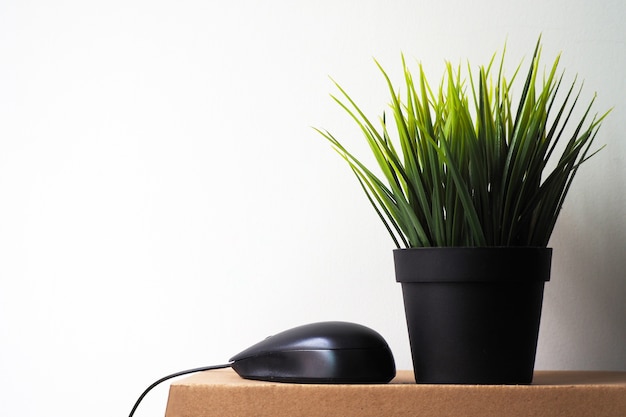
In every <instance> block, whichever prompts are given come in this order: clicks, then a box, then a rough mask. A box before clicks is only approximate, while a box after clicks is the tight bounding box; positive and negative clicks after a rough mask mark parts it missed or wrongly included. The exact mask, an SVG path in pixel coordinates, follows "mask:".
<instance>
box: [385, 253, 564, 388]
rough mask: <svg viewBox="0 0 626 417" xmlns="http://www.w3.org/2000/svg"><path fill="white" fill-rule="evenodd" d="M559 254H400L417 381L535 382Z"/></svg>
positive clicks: (398, 277) (399, 270)
mask: <svg viewBox="0 0 626 417" xmlns="http://www.w3.org/2000/svg"><path fill="white" fill-rule="evenodd" d="M551 258H552V249H550V248H529V247H489V248H415V249H398V250H395V251H394V262H395V268H396V280H397V281H398V282H400V283H401V284H402V292H403V297H404V305H405V312H406V319H407V325H408V330H409V339H410V343H411V355H412V358H413V369H414V372H415V380H416V381H417V383H434V384H528V383H530V382H532V377H533V369H534V364H535V353H536V350H537V337H538V333H539V321H540V318H541V305H542V301H543V288H544V283H545V282H546V281H548V280H549V279H550V264H551Z"/></svg>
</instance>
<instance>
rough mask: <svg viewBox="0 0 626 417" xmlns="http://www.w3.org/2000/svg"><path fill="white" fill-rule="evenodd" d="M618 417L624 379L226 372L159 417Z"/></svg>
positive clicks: (202, 379)
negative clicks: (482, 380) (286, 377)
mask: <svg viewBox="0 0 626 417" xmlns="http://www.w3.org/2000/svg"><path fill="white" fill-rule="evenodd" d="M217 416H219V417H231V416H232V417H248V416H249V417H283V416H284V417H297V416H307V417H317V416H319V417H332V416H337V417H353V416H354V417H356V416H359V417H405V416H406V417H408V416H411V417H448V416H450V417H452V416H454V417H522V416H523V417H539V416H541V417H561V416H562V417H625V416H626V372H595V371H594V372H576V371H537V372H535V379H534V382H533V384H532V385H417V384H415V382H414V379H413V373H412V371H398V374H397V376H396V378H395V379H394V380H393V381H392V382H391V383H389V384H387V385H299V384H281V383H270V382H261V381H250V380H245V379H241V378H240V377H239V376H238V375H237V374H236V373H235V372H234V371H232V370H230V369H221V370H215V371H207V372H202V373H198V374H195V375H192V376H190V377H187V378H185V379H181V380H180V381H178V382H174V383H172V385H171V386H170V393H169V399H168V403H167V409H166V412H165V417H217Z"/></svg>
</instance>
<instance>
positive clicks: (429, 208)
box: [317, 39, 608, 248]
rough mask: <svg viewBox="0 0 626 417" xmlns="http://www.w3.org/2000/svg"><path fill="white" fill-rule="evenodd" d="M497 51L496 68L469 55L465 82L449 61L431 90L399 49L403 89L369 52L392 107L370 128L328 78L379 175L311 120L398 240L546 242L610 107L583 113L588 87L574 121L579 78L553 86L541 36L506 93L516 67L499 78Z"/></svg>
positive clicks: (405, 243) (553, 70)
mask: <svg viewBox="0 0 626 417" xmlns="http://www.w3.org/2000/svg"><path fill="white" fill-rule="evenodd" d="M504 55H505V54H504V53H503V54H502V58H501V60H500V64H499V66H497V67H496V66H495V65H494V62H495V58H496V55H494V57H493V58H492V59H491V62H489V64H488V65H487V66H486V67H485V66H482V67H480V68H479V69H478V70H477V72H475V73H473V72H472V70H471V68H470V66H469V64H468V74H469V80H466V79H464V78H463V76H462V74H461V68H460V67H457V68H454V67H453V66H452V65H451V64H450V63H447V64H446V72H445V75H444V77H443V80H442V82H441V84H440V86H439V88H438V89H437V90H434V91H433V90H432V89H431V87H430V85H429V83H428V81H427V79H426V76H425V74H424V70H423V68H422V66H421V65H420V66H419V73H418V77H416V78H415V77H414V76H413V74H412V73H411V71H410V70H409V68H408V67H407V64H406V62H405V59H404V57H402V65H403V69H404V99H402V95H401V94H400V93H398V92H396V89H395V87H394V86H393V84H392V82H391V80H390V79H389V77H388V75H387V73H386V72H385V70H384V69H383V68H382V67H381V65H380V64H379V63H378V62H376V65H377V66H378V67H379V69H380V71H381V72H382V75H383V77H384V79H385V81H386V83H387V86H388V88H389V91H390V93H391V104H390V108H391V111H390V113H391V116H392V117H386V115H385V113H383V115H382V117H381V119H380V124H379V126H378V127H376V125H375V124H374V123H373V122H371V121H370V120H369V119H368V117H367V116H366V115H365V114H364V113H363V112H362V111H361V109H360V108H359V106H358V105H357V104H356V103H355V102H354V101H353V100H352V98H351V97H350V96H349V95H348V93H346V91H345V90H344V89H343V88H341V86H340V85H339V84H338V83H336V82H335V84H336V86H337V88H338V89H339V91H340V93H341V98H339V97H336V96H332V97H333V99H334V100H335V101H336V102H337V103H338V104H339V105H340V106H341V107H342V108H343V109H344V110H345V111H347V112H348V114H349V115H350V116H351V118H352V119H353V120H354V121H356V123H357V125H358V127H359V128H360V130H361V132H362V133H363V136H364V138H365V140H366V141H367V143H368V144H369V147H370V149H371V151H372V153H373V156H374V157H375V160H376V162H377V165H378V169H377V170H378V171H379V173H375V171H374V169H371V168H369V167H367V166H366V165H365V164H363V163H362V162H361V161H360V160H359V159H358V158H357V157H356V156H355V155H353V154H352V153H351V152H350V151H348V149H347V148H346V147H344V146H343V145H342V143H341V142H340V141H339V140H338V139H337V138H335V136H333V135H332V134H331V133H330V132H328V131H324V130H319V129H317V130H318V131H319V132H320V133H321V134H322V135H323V136H324V137H325V138H326V139H328V140H329V141H330V143H331V144H332V146H333V147H334V149H335V150H336V151H337V152H338V153H339V154H340V155H341V156H342V157H343V158H344V159H345V160H346V161H347V163H348V164H349V166H350V167H351V168H352V170H353V171H354V173H355V174H356V177H357V178H358V180H359V182H360V184H361V186H362V188H363V190H364V191H365V193H366V195H367V197H368V199H369V201H370V203H371V204H372V206H373V207H374V209H375V210H376V212H377V213H378V215H379V217H380V218H381V220H382V221H383V223H384V224H385V226H386V228H387V230H388V231H389V234H390V235H391V237H392V238H393V240H394V242H395V244H396V246H397V247H399V248H400V247H428V246H479V247H485V246H536V247H545V246H547V244H548V240H549V238H550V235H551V234H552V231H553V229H554V226H555V223H556V220H557V217H558V215H559V212H560V211H561V208H562V206H563V201H564V199H565V196H566V194H567V192H568V190H569V188H570V185H571V183H572V180H573V179H574V176H575V174H576V172H577V170H578V168H579V166H580V165H581V164H582V163H583V162H585V161H586V160H587V159H588V158H589V157H591V156H592V155H593V154H594V153H595V152H590V147H591V145H592V143H593V141H594V139H595V137H596V134H597V132H598V129H599V127H600V123H601V121H602V120H603V119H604V117H605V116H606V114H607V113H608V112H607V113H605V114H603V115H602V116H600V117H598V116H597V115H596V116H593V117H591V116H590V112H591V108H592V104H593V101H594V99H595V96H594V99H592V100H591V102H590V103H589V104H588V106H587V108H586V110H585V111H584V113H583V114H582V116H580V117H578V118H576V119H577V120H576V121H574V120H572V119H573V118H575V116H573V115H574V108H575V107H576V104H577V102H578V99H579V97H580V93H581V88H579V89H578V91H576V80H574V82H572V84H571V85H570V86H569V88H567V90H565V91H563V92H561V91H560V90H561V83H562V80H563V74H562V73H561V74H557V71H558V63H559V58H558V57H557V58H556V59H555V61H554V63H553V64H552V66H551V67H550V68H549V71H547V72H546V71H545V70H542V69H541V67H540V57H541V39H539V41H538V42H537V45H536V48H535V50H534V53H533V58H532V62H531V64H530V68H529V70H528V73H527V75H526V78H525V81H524V83H523V87H522V90H521V95H520V96H519V98H518V99H517V100H515V99H514V97H513V88H512V87H513V85H514V84H515V79H516V78H517V77H516V76H517V75H518V73H519V69H520V67H521V65H520V66H518V67H517V69H516V71H515V73H514V74H513V76H512V77H511V79H507V78H506V77H505V76H504V68H503V67H504ZM494 71H497V72H494ZM559 93H561V94H559ZM513 103H517V105H516V106H514V104H513ZM388 119H392V120H393V124H392V123H389V120H388ZM589 119H591V120H589ZM566 125H567V126H571V129H570V130H571V132H569V133H566V130H565V127H566ZM392 129H394V130H395V133H394V137H393V138H392V132H391V130H392ZM596 152H597V151H596Z"/></svg>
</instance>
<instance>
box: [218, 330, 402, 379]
mask: <svg viewBox="0 0 626 417" xmlns="http://www.w3.org/2000/svg"><path fill="white" fill-rule="evenodd" d="M230 360H231V362H232V363H231V367H232V368H233V369H234V370H235V372H237V373H238V374H239V376H241V377H242V378H246V379H256V380H262V381H273V382H292V383H305V384H306V383H308V384H380V383H387V382H389V381H391V379H392V378H393V377H394V376H395V375H396V365H395V362H394V360H393V354H392V353H391V350H390V349H389V346H388V345H387V342H386V341H385V339H383V337H382V336H381V335H380V334H378V333H377V332H375V331H374V330H372V329H370V328H368V327H365V326H362V325H360V324H355V323H347V322H340V321H330V322H321V323H313V324H307V325H304V326H299V327H295V328H293V329H290V330H286V331H284V332H282V333H278V334H276V335H274V336H270V337H268V338H267V339H265V340H263V341H261V342H259V343H257V344H255V345H253V346H251V347H249V348H248V349H246V350H244V351H243V352H241V353H239V354H237V355H235V356H233V357H232V358H231V359H230Z"/></svg>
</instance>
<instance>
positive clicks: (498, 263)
mask: <svg viewBox="0 0 626 417" xmlns="http://www.w3.org/2000/svg"><path fill="white" fill-rule="evenodd" d="M393 257H394V264H395V271H396V281H397V282H401V283H411V282H465V283H468V282H538V281H539V282H546V281H549V280H550V268H551V262H552V248H548V247H530V246H486V247H452V246H450V247H448V246H446V247H420V248H403V249H394V251H393Z"/></svg>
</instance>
